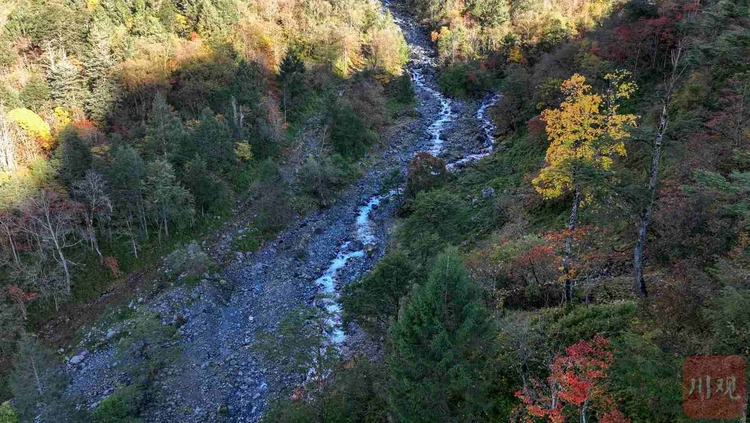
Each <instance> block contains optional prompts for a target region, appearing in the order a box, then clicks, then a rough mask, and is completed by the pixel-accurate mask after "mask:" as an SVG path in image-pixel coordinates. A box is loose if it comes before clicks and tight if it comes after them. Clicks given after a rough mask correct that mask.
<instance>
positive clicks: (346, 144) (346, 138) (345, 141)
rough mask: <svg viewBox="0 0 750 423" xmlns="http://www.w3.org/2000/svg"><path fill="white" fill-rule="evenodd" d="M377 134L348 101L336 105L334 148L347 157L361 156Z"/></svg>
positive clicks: (332, 135)
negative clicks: (368, 126)
mask: <svg viewBox="0 0 750 423" xmlns="http://www.w3.org/2000/svg"><path fill="white" fill-rule="evenodd" d="M376 139H377V135H376V134H375V133H373V132H372V131H371V130H369V129H368V128H367V127H366V126H365V124H364V122H363V121H362V119H360V118H359V116H357V114H356V113H355V112H354V109H353V108H352V106H351V105H350V104H349V103H348V102H347V101H345V100H344V101H339V102H338V104H337V105H336V106H335V107H334V109H333V113H332V123H331V144H332V145H333V150H334V151H335V152H336V153H338V154H340V155H342V156H344V157H347V158H360V157H362V156H363V155H364V154H365V153H366V152H367V149H368V148H369V147H370V146H371V145H372V144H373V143H374V142H375V141H376Z"/></svg>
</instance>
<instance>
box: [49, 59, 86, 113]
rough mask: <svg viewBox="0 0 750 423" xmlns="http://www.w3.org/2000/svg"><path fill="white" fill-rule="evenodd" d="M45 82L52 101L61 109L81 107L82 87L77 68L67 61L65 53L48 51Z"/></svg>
mask: <svg viewBox="0 0 750 423" xmlns="http://www.w3.org/2000/svg"><path fill="white" fill-rule="evenodd" d="M47 81H48V82H49V87H50V94H51V96H52V99H53V100H54V101H55V102H56V103H57V104H58V105H61V106H63V107H70V108H76V107H80V106H81V100H82V97H83V87H82V84H81V75H80V72H79V71H78V68H77V67H76V66H75V65H74V64H73V63H72V62H71V61H70V59H68V56H67V54H66V53H65V51H64V50H63V51H61V52H59V53H57V52H55V51H54V50H50V52H49V57H48V63H47Z"/></svg>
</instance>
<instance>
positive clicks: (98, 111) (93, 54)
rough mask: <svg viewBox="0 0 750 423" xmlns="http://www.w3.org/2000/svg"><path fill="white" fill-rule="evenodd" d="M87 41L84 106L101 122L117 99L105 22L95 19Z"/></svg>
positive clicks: (113, 62) (93, 117)
mask: <svg viewBox="0 0 750 423" xmlns="http://www.w3.org/2000/svg"><path fill="white" fill-rule="evenodd" d="M87 41H88V43H87V44H88V45H87V47H88V48H87V50H86V54H85V56H84V62H83V66H84V70H85V71H86V88H87V92H86V99H85V101H84V106H85V109H86V112H87V114H88V116H89V117H91V119H93V120H94V121H97V122H101V121H103V120H104V119H105V118H106V117H107V114H108V113H109V112H110V109H111V108H112V105H113V104H114V101H115V93H114V90H115V89H114V88H115V84H114V82H113V81H112V75H111V70H112V67H113V66H114V65H115V60H114V57H113V56H112V49H111V46H110V42H109V37H108V36H107V31H106V29H105V27H104V23H103V22H97V21H95V22H94V23H93V24H92V25H91V29H90V31H89V34H88V40H87Z"/></svg>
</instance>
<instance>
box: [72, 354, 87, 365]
mask: <svg viewBox="0 0 750 423" xmlns="http://www.w3.org/2000/svg"><path fill="white" fill-rule="evenodd" d="M85 358H86V356H85V355H84V354H78V355H74V356H73V357H70V360H68V363H70V364H72V365H76V364H81V362H82V361H83V360H84V359H85Z"/></svg>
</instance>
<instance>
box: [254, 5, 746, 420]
mask: <svg viewBox="0 0 750 423" xmlns="http://www.w3.org/2000/svg"><path fill="white" fill-rule="evenodd" d="M409 7H410V10H412V11H413V13H415V14H416V15H417V16H419V17H421V18H423V19H424V20H425V22H426V23H427V24H428V25H430V26H431V28H432V31H433V40H434V41H435V42H436V43H437V47H438V51H439V57H440V61H441V64H442V66H441V83H442V84H443V88H444V89H445V90H446V91H448V92H449V93H452V94H453V95H455V96H459V97H461V96H463V97H467V96H472V95H480V94H482V93H483V92H485V90H489V89H496V90H497V91H498V92H500V93H502V99H501V100H500V101H499V102H498V104H497V106H496V107H495V108H494V109H493V110H492V113H493V118H494V122H495V123H496V125H497V136H498V143H497V145H496V152H495V153H494V154H493V155H492V156H491V157H489V158H487V159H485V160H483V161H481V162H480V163H478V164H477V165H476V167H474V168H471V169H467V170H465V171H463V172H460V173H458V174H454V175H449V176H445V177H442V178H439V179H438V180H436V179H435V178H432V179H430V178H429V176H428V175H426V174H424V173H421V172H420V169H425V168H426V167H427V166H425V165H424V163H420V160H422V161H423V160H425V159H424V158H422V159H420V158H417V159H415V162H414V163H413V165H412V168H411V169H412V170H411V171H410V174H409V181H410V186H412V187H419V188H418V189H415V190H410V192H409V193H408V195H407V199H406V201H405V202H404V203H403V204H402V205H401V214H402V216H401V217H402V220H401V222H400V225H399V228H398V230H397V231H396V235H395V239H394V240H393V242H392V243H391V245H390V249H389V253H388V254H387V256H386V257H385V258H384V259H383V260H382V261H381V262H380V263H379V264H378V265H377V266H376V268H375V269H374V270H373V272H372V273H371V274H369V275H367V276H365V277H363V278H362V279H361V280H359V281H358V282H357V283H355V284H353V285H351V286H350V287H347V288H346V289H345V294H344V298H343V305H344V312H345V316H346V318H348V320H349V321H350V322H356V323H357V324H358V325H359V326H360V327H362V328H364V329H365V330H366V331H368V333H370V334H372V335H373V336H374V337H375V338H377V339H384V341H385V342H384V343H385V347H384V348H385V354H386V359H385V360H383V361H382V362H376V363H372V362H370V361H369V360H367V359H364V358H359V359H354V360H351V361H350V362H348V363H346V365H342V366H340V367H334V368H333V373H332V377H331V378H330V379H329V381H328V383H327V384H324V385H322V386H320V385H316V386H309V387H307V388H306V390H305V392H306V393H307V396H301V395H300V394H299V392H298V393H296V394H295V396H294V397H293V398H294V399H293V400H290V401H285V402H283V403H281V404H279V405H278V407H277V408H276V410H275V413H273V414H271V415H269V416H268V417H267V421H269V422H271V421H274V422H276V421H287V422H303V421H342V422H343V421H403V422H428V421H429V422H477V421H518V422H563V421H587V422H592V421H598V422H628V421H631V422H678V421H688V420H690V418H689V416H686V415H685V414H684V413H683V411H682V405H681V401H682V396H683V385H682V376H681V372H682V363H683V360H684V359H685V358H687V357H689V356H693V355H714V354H719V355H722V354H728V355H740V356H743V357H745V359H747V357H748V354H749V353H750V351H749V350H748V345H749V344H748V340H749V339H748V334H750V320H749V317H750V314H748V313H747V310H748V309H750V285H749V284H748V283H749V282H750V279H749V276H750V245H749V244H748V239H750V238H748V216H749V213H750V209H749V208H748V206H749V204H748V201H747V199H748V192H749V191H748V190H749V189H750V185H748V172H749V171H750V160H749V159H750V137H749V136H748V134H750V132H749V130H750V121H749V120H748V118H749V117H750V114H748V110H747V106H748V101H749V100H750V96H748V94H749V93H750V91H749V90H748V88H750V79H748V74H747V70H748V57H749V55H748V53H750V51H748V43H747V40H748V34H750V12H749V10H748V5H747V3H746V2H742V1H732V0H721V1H709V2H700V3H699V2H693V1H674V0H665V1H657V2H646V1H639V0H631V1H622V2H606V1H579V2H517V1H505V0H499V1H494V0H490V1H483V0H479V1H467V2H461V1H447V2H437V1H436V2H422V1H412V2H410V3H409ZM432 175H442V173H441V172H435V171H433V172H432ZM425 180H428V181H430V182H429V183H424V181H425ZM300 398H304V400H300ZM738 400H739V401H745V400H746V399H742V398H740V399H738Z"/></svg>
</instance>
